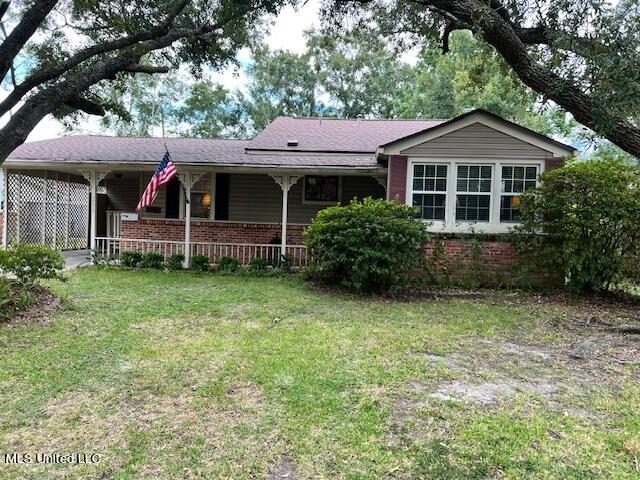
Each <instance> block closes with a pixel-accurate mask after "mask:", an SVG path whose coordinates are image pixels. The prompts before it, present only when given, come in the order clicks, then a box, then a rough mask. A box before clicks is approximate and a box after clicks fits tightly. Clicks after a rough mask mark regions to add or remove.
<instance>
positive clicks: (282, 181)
mask: <svg viewBox="0 0 640 480" xmlns="http://www.w3.org/2000/svg"><path fill="white" fill-rule="evenodd" d="M300 177H301V175H271V178H273V181H274V182H276V183H277V184H278V185H279V186H280V188H281V189H282V233H281V235H282V240H281V244H280V245H281V246H280V256H282V255H286V253H287V211H288V206H289V205H288V204H289V190H290V189H291V187H293V186H294V185H295V184H296V183H298V180H300Z"/></svg>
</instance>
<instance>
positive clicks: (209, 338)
mask: <svg viewBox="0 0 640 480" xmlns="http://www.w3.org/2000/svg"><path fill="white" fill-rule="evenodd" d="M52 288H53V289H54V290H55V291H56V292H57V293H58V294H60V295H61V296H62V297H63V300H64V302H63V305H64V308H63V310H62V311H59V312H57V313H55V314H54V315H53V316H51V318H47V317H44V318H43V319H41V321H40V322H37V323H34V322H31V323H26V324H25V323H20V324H9V325H0V348H1V351H2V355H1V357H0V405H1V407H0V455H2V457H0V462H3V461H4V454H5V453H10V452H17V453H31V454H35V453H59V454H69V453H76V452H80V453H87V454H92V453H95V454H99V455H100V461H99V462H98V463H96V464H81V465H75V464H72V465H65V464H62V465H46V464H22V465H6V464H0V478H38V479H40V478H117V479H125V478H126V479H140V478H163V479H165V478H176V479H182V478H231V479H240V478H288V479H291V478H297V479H306V478H331V479H334V478H363V479H364V478H371V479H379V478H386V479H392V478H398V479H405V478H406V479H409V478H514V479H515V478H518V479H520V478H532V479H542V478H563V479H564V478H575V479H583V478H639V477H640V473H639V472H638V470H637V468H638V466H637V464H634V454H636V453H637V448H639V447H640V382H639V381H638V378H639V376H640V375H639V374H640V367H639V364H638V362H639V359H640V354H639V350H640V342H638V341H634V340H633V338H632V337H624V336H622V335H619V334H611V333H606V332H604V331H602V330H600V329H598V328H596V327H595V326H594V327H592V326H591V324H593V325H597V322H595V323H594V322H591V323H590V326H587V327H580V325H581V324H583V323H584V320H585V319H591V317H592V316H593V315H594V312H595V314H596V315H598V316H600V317H603V318H604V317H606V318H609V319H614V320H616V319H618V318H619V317H625V316H631V317H633V316H634V315H636V316H637V315H638V312H639V310H633V308H632V307H627V308H626V309H622V310H620V309H619V308H618V307H615V306H610V305H609V306H607V305H604V306H602V305H599V306H597V307H594V306H593V305H590V306H589V305H585V306H581V301H575V302H574V303H573V304H572V303H571V302H569V303H567V302H566V301H560V300H554V299H538V298H522V297H521V296H517V295H509V294H506V293H505V294H500V295H492V296H491V297H490V298H486V299H478V298H475V299H474V298H468V299H456V298H454V299H448V300H447V299H444V300H443V299H433V300H422V301H415V302H412V303H408V302H404V303H401V302H392V301H385V300H374V299H367V298H362V297H355V296H348V295H344V294H334V293H328V292H319V291H315V290H313V289H312V288H311V287H308V286H306V285H305V284H303V283H302V282H301V281H300V280H298V279H296V278H291V279H273V278H245V277H230V276H220V275H213V274H203V275H197V274H190V273H165V272H144V271H126V270H79V271H77V272H75V273H74V274H73V275H72V276H71V277H70V279H69V281H68V282H67V283H65V284H59V283H58V284H52ZM616 321H618V320H616ZM621 321H622V320H621ZM576 325H578V326H576ZM576 351H578V352H583V354H582V357H583V358H573V357H576V356H578V357H579V356H580V354H576V353H575V352H576ZM584 352H587V353H584ZM572 355H573V357H572ZM635 462H636V463H637V460H635ZM287 474H289V475H288V476H287Z"/></svg>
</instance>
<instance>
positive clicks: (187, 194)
mask: <svg viewBox="0 0 640 480" xmlns="http://www.w3.org/2000/svg"><path fill="white" fill-rule="evenodd" d="M165 147H166V149H168V150H169V152H170V153H171V156H172V158H173V161H174V163H175V165H176V169H177V171H178V178H176V179H174V180H172V182H171V183H169V184H167V185H165V186H163V187H162V188H161V189H160V191H159V193H158V196H157V197H156V199H155V201H154V203H153V204H152V205H150V206H149V207H147V208H145V209H144V210H143V211H141V212H139V214H134V213H133V210H134V208H135V206H136V204H137V202H138V199H139V198H140V196H141V194H142V191H143V190H144V188H145V186H146V184H147V183H148V181H149V178H150V175H151V172H152V171H153V169H154V168H155V167H156V166H157V163H158V162H159V160H160V159H161V158H162V157H163V155H164V153H165ZM573 153H574V149H573V148H572V147H570V146H568V145H564V144H562V143H560V142H557V141H555V140H553V139H551V138H548V137H545V136H543V135H540V134H538V133H536V132H533V131H531V130H528V129H526V128H524V127H521V126H519V125H516V124H513V123H511V122H509V121H507V120H504V119H502V118H500V117H497V116H495V115H492V114H490V113H488V112H485V111H482V110H475V111H472V112H469V113H466V114H464V115H461V116H459V117H456V118H454V119H452V120H449V121H442V120H366V119H327V118H324V119H318V118H286V117H279V118H277V119H276V120H274V121H273V122H272V123H271V124H270V125H268V126H267V127H266V128H265V130H263V131H262V132H261V133H260V134H258V135H257V136H256V137H255V138H254V139H252V140H248V141H247V140H212V139H186V138H184V139H181V138H173V139H169V138H167V139H160V138H139V137H101V136H97V137H96V136H69V137H63V138H60V139H55V140H45V141H41V142H33V143H28V144H25V145H22V146H21V147H19V148H18V149H16V151H14V152H13V153H12V154H11V155H10V157H9V158H8V159H7V161H6V163H5V164H4V166H3V167H4V169H5V171H6V172H8V177H9V178H15V177H16V176H17V177H18V181H14V182H9V187H10V188H7V189H5V190H6V191H7V192H8V193H7V196H6V198H5V199H4V200H5V202H4V203H5V204H8V205H9V208H10V209H11V210H12V211H15V210H16V209H18V210H20V209H22V208H27V207H29V208H30V209H31V210H30V212H35V213H34V214H31V213H30V214H29V215H26V214H25V215H22V216H17V218H18V221H17V222H13V221H12V222H11V228H9V229H8V234H7V235H6V242H7V243H12V242H16V241H22V242H24V241H25V238H24V237H21V235H25V234H26V233H25V232H30V231H31V232H35V233H34V235H35V236H34V238H36V237H38V235H39V234H38V232H40V231H43V232H45V233H46V231H45V230H46V228H42V229H38V225H35V226H34V225H25V226H24V227H25V228H20V226H21V223H20V222H24V221H26V220H28V219H32V218H40V219H42V221H43V222H47V221H52V222H55V225H56V228H55V232H56V234H53V235H48V234H43V235H42V238H44V239H47V241H52V242H54V244H53V246H58V245H57V244H55V241H56V238H57V235H58V236H59V234H60V230H61V229H62V230H65V229H66V230H69V229H72V228H74V227H75V228H76V230H78V225H84V224H82V222H78V221H77V220H78V219H75V220H74V219H71V218H69V217H68V212H67V216H65V211H68V207H69V204H70V203H69V202H71V200H70V197H69V198H67V204H66V210H65V206H64V203H63V202H62V201H61V198H60V191H62V190H60V188H58V187H56V188H51V186H50V182H51V179H52V178H55V179H56V181H59V180H60V178H62V177H64V176H66V177H64V178H67V180H68V182H75V183H73V185H74V187H73V188H70V187H68V188H67V190H66V191H67V192H68V193H67V195H69V192H75V194H76V198H89V199H90V200H89V202H88V205H86V204H85V205H84V206H83V205H82V204H81V203H78V202H75V203H74V202H71V203H73V206H74V209H75V210H74V212H76V213H77V212H80V213H79V215H81V216H82V215H85V214H87V215H88V218H89V221H88V222H87V223H86V224H88V225H89V228H88V230H89V231H88V232H87V233H88V235H87V237H88V241H87V244H86V246H87V247H88V248H92V249H94V250H97V251H98V252H101V253H106V254H112V253H113V252H118V251H119V250H120V247H121V244H120V242H123V241H125V240H127V241H128V243H127V245H129V246H130V245H133V243H132V242H131V240H138V241H139V245H140V248H142V249H143V250H146V249H149V248H154V249H155V248H162V245H163V242H164V243H170V244H171V248H172V250H171V251H172V252H173V251H178V250H179V251H183V252H184V253H185V256H186V257H187V262H188V258H189V256H190V255H191V254H192V252H195V251H196V250H194V249H193V248H192V244H197V245H202V244H209V246H210V248H208V249H207V250H206V251H207V252H214V253H210V256H211V260H212V261H216V260H217V258H218V257H219V255H220V252H221V251H223V250H221V248H222V247H223V246H227V247H228V246H232V247H233V246H237V245H247V244H249V245H256V246H258V245H262V246H267V245H276V246H277V248H279V250H277V251H276V250H273V249H271V250H269V251H270V253H269V255H270V256H271V257H273V255H274V254H276V253H277V254H278V255H279V254H280V253H281V252H288V251H289V250H288V249H291V248H295V249H296V252H297V255H298V258H300V259H302V254H301V252H302V251H303V250H304V247H303V244H304V235H303V232H304V228H305V226H306V225H308V224H309V223H310V222H311V221H312V219H313V217H314V216H315V215H316V214H317V212H318V211H320V210H321V209H323V208H326V207H327V206H329V205H336V204H340V203H342V204H344V203H347V202H349V201H350V200H352V199H353V198H360V199H362V198H364V197H369V196H370V197H374V198H387V199H395V200H396V201H399V202H402V203H406V204H408V205H411V206H414V207H416V208H417V211H418V221H420V220H422V221H425V222H426V223H425V224H426V225H428V228H429V230H430V231H431V232H432V233H433V235H434V239H435V240H434V243H433V244H432V245H428V246H427V247H426V256H427V258H430V257H432V256H433V252H434V251H436V250H438V251H442V252H443V259H442V260H441V261H439V262H440V263H439V266H440V267H442V268H441V269H442V271H446V272H448V274H449V275H458V276H461V277H469V275H473V274H474V273H473V272H471V271H470V270H469V268H470V266H471V265H472V264H473V263H474V262H475V263H478V262H479V263H481V264H482V269H481V272H479V274H480V276H481V277H482V279H483V283H501V282H503V281H504V282H505V283H508V282H509V281H510V279H511V280H512V279H513V272H512V268H511V267H512V265H513V263H514V261H515V260H516V252H515V250H514V247H513V246H512V245H511V244H510V243H509V241H508V235H507V234H508V233H509V231H510V229H511V228H512V227H513V225H514V224H515V223H517V221H518V218H519V209H518V206H519V195H520V194H521V193H522V192H524V191H525V190H526V189H527V188H531V187H533V186H535V185H536V183H537V181H538V178H539V175H540V174H541V173H543V172H544V171H545V170H548V169H551V168H557V167H558V166H560V165H562V163H563V162H564V159H565V158H566V157H567V156H570V155H572V154H573ZM61 176H62V177H61ZM21 178H22V179H29V181H28V182H26V183H25V182H24V181H21V180H20V179H21ZM21 184H22V185H23V189H22V192H23V194H24V185H30V186H31V190H32V197H31V198H27V199H20V200H19V201H17V202H16V201H13V200H12V198H14V197H16V196H19V192H20V189H19V185H21ZM15 185H18V188H17V189H16V188H15ZM37 185H45V187H44V190H45V192H46V193H41V192H40V193H39V192H37V189H38V188H37ZM47 185H49V186H48V187H47ZM55 185H58V184H55ZM34 186H35V187H34ZM34 188H35V191H34ZM83 188H84V189H86V190H85V191H84V192H83V191H82V189H83ZM87 190H88V195H87ZM83 195H86V197H84V196H83ZM51 196H53V197H51ZM63 197H64V195H63ZM187 199H188V200H189V201H187ZM83 208H84V210H83ZM38 212H39V213H38ZM83 212H86V213H83ZM83 218H84V217H83ZM81 219H82V218H81ZM81 219H80V220H81ZM1 223H2V226H1V227H0V228H3V229H6V226H7V225H8V224H7V222H6V221H5V220H3V221H2V222H1ZM26 227H29V228H26ZM74 234H75V237H74V238H76V239H78V238H80V239H81V240H82V237H83V234H82V232H78V231H76V232H74ZM49 239H52V240H49ZM471 239H473V241H472V240H471ZM36 241H38V239H37V238H36ZM180 245H182V247H180ZM478 245H479V247H480V248H478ZM218 247H220V248H218ZM227 247H225V248H227ZM472 247H473V248H472ZM76 248H77V247H76ZM274 248H276V247H274ZM164 251H165V255H166V252H167V250H166V249H165V250H164ZM200 251H202V250H200ZM224 251H228V248H227V250H224ZM257 251H258V250H257V249H256V250H254V252H257ZM243 255H244V254H243ZM243 259H244V260H246V255H245V256H244V257H243ZM454 271H455V272H457V273H454ZM461 280H464V278H461Z"/></svg>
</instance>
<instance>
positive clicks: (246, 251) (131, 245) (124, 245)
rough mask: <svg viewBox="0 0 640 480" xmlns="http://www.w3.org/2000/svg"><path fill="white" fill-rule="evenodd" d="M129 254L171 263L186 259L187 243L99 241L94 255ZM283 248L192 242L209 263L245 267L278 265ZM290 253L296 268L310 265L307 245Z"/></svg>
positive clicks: (293, 247) (193, 251) (292, 247)
mask: <svg viewBox="0 0 640 480" xmlns="http://www.w3.org/2000/svg"><path fill="white" fill-rule="evenodd" d="M127 250H135V251H138V252H141V253H147V252H155V253H159V254H160V255H162V256H163V257H164V260H165V261H167V260H168V259H169V257H171V256H172V255H176V254H181V255H184V242H178V241H168V240H147V239H130V238H114V237H97V238H96V248H95V252H94V254H95V255H96V256H97V257H100V258H118V257H119V256H120V254H121V253H122V252H124V251H127ZM280 250H281V247H280V245H273V244H253V243H212V242H192V243H191V244H190V255H191V256H193V255H205V256H207V257H209V261H210V262H211V263H213V264H216V263H218V262H219V261H220V259H221V258H222V257H233V258H235V259H236V260H238V261H239V262H240V264H241V265H247V264H248V263H249V262H250V261H251V260H252V259H254V258H261V259H264V260H267V261H268V262H269V263H271V264H274V265H275V264H277V263H278V262H279V260H280ZM286 253H287V255H288V256H289V258H290V260H291V264H292V266H294V267H303V266H305V265H307V247H305V246H304V245H287V248H286Z"/></svg>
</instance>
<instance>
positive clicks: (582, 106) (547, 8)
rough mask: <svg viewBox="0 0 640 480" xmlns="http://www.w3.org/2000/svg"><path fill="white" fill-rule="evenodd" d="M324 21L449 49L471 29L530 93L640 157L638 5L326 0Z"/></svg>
mask: <svg viewBox="0 0 640 480" xmlns="http://www.w3.org/2000/svg"><path fill="white" fill-rule="evenodd" d="M323 5H324V8H323V12H324V21H325V24H326V25H328V26H329V27H333V29H334V30H335V31H339V32H343V31H344V30H345V29H347V30H350V29H355V30H358V31H362V32H365V33H366V34H368V35H370V36H371V37H385V38H395V39H396V40H397V43H398V44H399V46H400V47H404V46H406V45H407V44H409V45H413V44H416V43H422V42H425V41H426V42H429V43H431V44H432V45H437V44H440V45H441V46H442V50H443V52H447V51H448V50H449V47H450V42H449V39H450V34H451V33H452V32H454V31H456V30H471V31H472V32H474V34H475V35H476V36H477V37H478V38H480V39H482V41H483V42H484V43H485V44H486V45H487V46H489V47H490V48H491V49H492V50H494V51H495V52H497V53H498V54H499V55H500V56H501V57H502V58H503V59H504V61H505V62H506V64H508V65H509V66H510V68H511V69H512V70H513V72H514V73H515V74H516V75H517V76H518V78H519V79H520V80H521V81H522V82H523V83H524V84H525V85H527V86H528V87H530V88H531V89H532V90H533V91H535V92H537V93H538V94H540V95H542V96H544V97H545V98H546V99H550V100H553V101H554V102H555V103H556V104H558V105H559V106H561V107H562V108H564V109H565V110H566V111H568V112H570V113H571V114H573V116H574V117H575V119H576V120H577V121H578V122H580V123H581V124H583V125H584V126H586V127H587V128H589V129H591V130H593V131H595V132H596V133H597V134H598V135H601V136H603V137H605V138H607V139H609V140H610V141H612V142H613V143H615V144H616V145H618V146H619V147H621V148H622V149H624V150H625V151H627V152H629V153H631V154H632V155H635V156H636V157H640V127H639V125H638V122H639V121H640V69H638V64H639V62H640V6H639V4H638V1H637V0H621V1H619V2H602V1H601V0H579V1H567V0H544V1H538V0H536V1H533V0H517V1H510V2H503V1H501V0H489V1H487V0H348V1H343V0H325V1H324V3H323Z"/></svg>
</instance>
